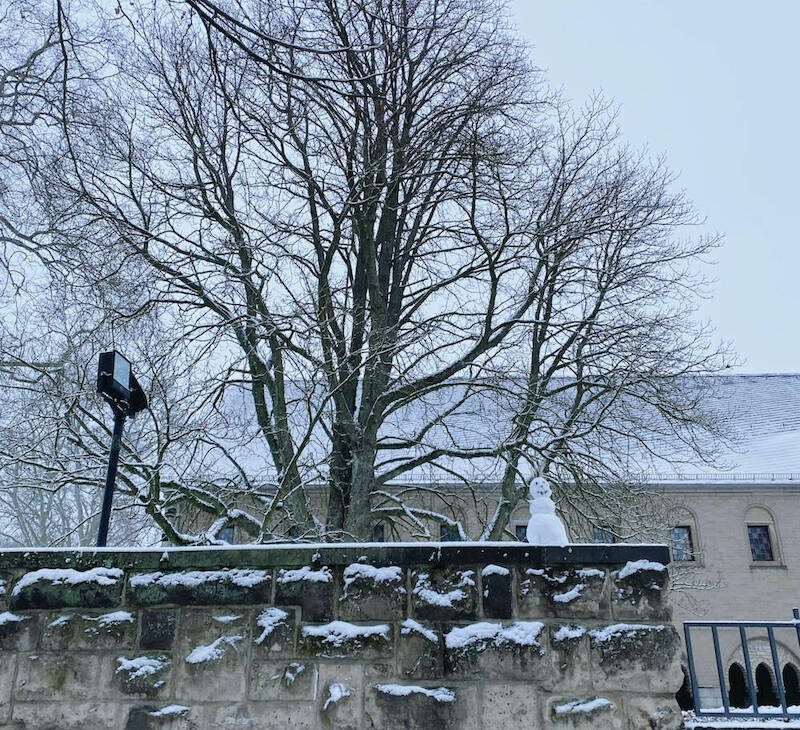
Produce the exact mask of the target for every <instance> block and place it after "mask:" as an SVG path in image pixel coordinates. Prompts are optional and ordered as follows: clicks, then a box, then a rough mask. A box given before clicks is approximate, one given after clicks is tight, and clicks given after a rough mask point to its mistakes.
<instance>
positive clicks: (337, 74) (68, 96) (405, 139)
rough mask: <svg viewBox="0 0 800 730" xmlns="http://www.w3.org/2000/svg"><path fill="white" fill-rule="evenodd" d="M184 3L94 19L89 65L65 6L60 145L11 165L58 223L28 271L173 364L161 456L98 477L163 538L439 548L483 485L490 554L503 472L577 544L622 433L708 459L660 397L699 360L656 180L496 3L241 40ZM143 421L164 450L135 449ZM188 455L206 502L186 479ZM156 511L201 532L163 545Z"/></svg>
mask: <svg viewBox="0 0 800 730" xmlns="http://www.w3.org/2000/svg"><path fill="white" fill-rule="evenodd" d="M190 4H192V3H190ZM200 6H202V7H200ZM192 7H193V8H194V9H195V10H196V11H202V10H203V8H205V9H206V10H205V11H204V12H206V14H205V15H204V16H203V18H202V19H203V21H204V23H205V25H199V26H198V24H197V23H196V21H195V22H194V23H193V22H192V21H193V16H192V15H191V14H188V15H187V14H186V13H185V12H182V9H181V6H180V5H169V6H163V7H162V6H156V8H155V9H139V8H134V9H133V10H132V11H128V10H126V11H125V12H126V13H127V14H125V15H122V16H121V17H113V16H112V17H110V18H101V19H100V21H101V22H102V27H103V28H104V33H103V38H104V39H105V40H104V41H103V44H102V45H100V46H97V45H95V46H93V47H92V50H91V54H90V53H89V51H87V50H84V46H83V45H82V43H83V40H82V38H81V35H80V32H79V31H78V30H77V29H76V28H74V27H73V26H72V25H71V22H70V19H69V18H68V16H67V13H66V11H64V10H63V9H62V12H61V13H60V15H59V18H60V25H61V35H60V48H61V51H62V63H63V70H64V75H63V76H64V79H65V83H64V85H63V88H62V91H63V98H62V103H61V106H60V114H61V124H62V129H63V135H62V136H61V137H59V138H58V139H55V140H48V141H47V142H46V143H44V144H40V145H39V146H38V147H37V149H36V151H35V155H34V158H35V160H36V161H37V166H38V168H39V169H41V170H42V171H44V172H43V174H42V175H41V176H39V177H37V178H35V180H36V181H37V184H35V185H34V189H35V190H36V194H37V196H38V199H39V200H40V201H41V205H42V206H43V208H44V209H45V210H47V211H49V212H50V215H51V217H53V218H56V219H58V220H61V221H63V220H65V219H68V220H69V223H70V225H69V226H59V227H58V228H57V229H54V230H52V231H50V232H49V233H48V235H46V236H39V237H38V238H37V239H36V246H35V251H36V253H37V255H38V256H39V257H40V259H41V260H42V261H43V262H44V263H45V264H46V266H47V271H48V272H49V275H50V276H52V277H54V279H55V280H58V281H59V282H62V283H63V285H64V287H65V289H64V291H65V292H68V293H69V296H71V297H74V298H75V299H76V300H77V301H81V302H82V304H83V305H84V306H85V307H87V308H91V309H93V310H97V311H98V312H105V315H104V316H102V317H100V320H99V321H100V322H101V323H107V322H108V321H109V313H113V317H114V318H115V319H116V320H119V321H121V322H124V323H126V326H128V327H129V328H130V330H131V331H135V330H136V327H137V322H139V321H150V322H153V323H163V326H164V329H165V330H166V331H167V332H168V333H170V334H171V335H172V336H174V337H177V338H180V339H181V341H182V342H181V347H180V348H179V349H180V354H179V356H178V357H177V360H178V361H179V362H180V366H179V367H178V372H176V373H174V377H173V378H172V382H171V383H170V387H169V388H166V387H165V388H164V390H163V393H164V395H163V399H162V400H161V402H160V405H159V406H158V408H159V409H161V410H160V412H159V413H158V414H156V413H154V414H153V418H152V423H151V424H150V425H149V426H148V428H147V429H145V431H147V433H144V432H143V433H142V435H141V438H142V439H144V441H143V442H142V443H148V444H150V446H148V447H147V448H149V449H151V452H150V453H151V454H158V456H157V458H156V457H155V456H150V457H149V458H148V459H143V458H139V459H138V460H130V462H129V464H128V472H126V473H128V474H129V479H130V480H131V481H130V487H129V489H130V492H129V493H130V495H131V496H135V502H136V504H138V505H139V506H140V507H141V508H142V509H143V510H144V511H146V512H147V513H148V514H149V515H151V516H152V517H153V518H154V519H155V520H156V522H157V523H158V524H159V525H160V526H161V529H162V530H163V531H164V532H165V533H166V534H167V536H168V537H169V538H170V539H172V540H174V541H176V542H192V541H198V540H201V541H202V540H209V539H212V540H213V539H214V535H215V534H216V533H217V532H218V531H219V529H221V528H222V527H224V526H225V525H227V524H233V523H238V524H241V525H243V526H244V527H245V528H246V529H247V530H248V531H250V532H251V535H252V539H255V540H262V541H264V540H269V539H273V538H274V537H275V536H276V535H278V534H291V535H296V536H300V537H312V536H324V537H325V538H326V539H340V538H342V537H353V538H356V539H364V538H368V537H369V535H370V531H371V529H372V525H373V524H374V522H375V521H376V520H382V521H387V522H390V523H395V524H397V525H405V526H406V527H408V528H409V529H411V530H412V531H414V532H416V533H417V534H420V535H429V534H430V532H429V530H430V524H431V521H433V523H434V524H436V523H437V522H441V523H445V524H448V525H450V526H451V527H453V528H454V529H456V530H459V531H460V532H461V533H462V534H466V531H465V527H464V525H463V524H462V521H461V520H460V518H459V516H458V514H457V512H458V510H455V509H449V506H450V504H451V501H452V502H455V501H457V500H463V499H464V497H465V495H470V494H471V492H470V487H471V486H474V485H475V483H476V481H477V480H478V479H479V478H480V473H481V472H482V471H485V472H487V473H489V472H491V473H495V474H496V473H497V471H498V469H499V471H500V473H501V474H502V478H501V480H500V483H499V484H498V485H497V487H496V489H495V490H494V493H493V494H494V497H492V499H494V501H497V499H495V497H496V498H499V506H498V508H497V510H495V511H493V512H492V513H490V514H487V515H486V516H485V519H484V520H483V522H484V524H483V525H482V527H481V532H480V534H481V535H482V536H483V537H490V538H498V537H500V536H501V535H502V534H503V533H504V531H505V530H506V528H507V526H508V522H509V518H510V515H511V513H512V511H513V509H514V508H515V507H516V506H517V504H518V503H519V501H520V499H522V498H523V497H524V493H525V489H526V486H525V484H526V480H527V479H528V477H529V476H531V475H536V474H548V475H550V476H551V478H553V479H554V481H555V482H556V484H557V487H558V492H559V495H560V498H561V499H562V500H566V501H567V502H569V504H570V505H571V506H572V507H573V509H576V510H579V511H581V512H582V513H583V515H582V516H583V517H585V518H586V519H589V520H591V519H592V518H593V516H594V515H595V514H597V513H600V512H602V511H603V510H606V509H611V508H614V507H615V506H619V505H620V504H621V503H622V500H624V498H625V497H624V495H625V494H626V490H627V494H628V495H629V494H630V483H629V480H628V477H629V471H630V469H629V467H630V465H629V464H627V463H625V462H624V460H623V459H621V458H619V454H618V453H616V452H615V451H614V446H615V445H616V444H617V443H618V442H619V441H620V439H621V438H622V437H623V436H625V437H627V436H631V435H633V438H634V441H636V442H637V443H638V444H639V445H640V446H641V447H643V448H646V445H647V444H648V443H652V439H654V438H662V439H664V440H666V438H667V437H669V438H677V439H678V440H682V441H684V442H686V443H689V444H690V445H691V446H693V447H694V448H695V449H696V450H699V451H701V452H702V451H705V450H707V449H708V441H707V439H706V437H707V436H708V435H709V434H710V435H712V436H716V435H717V430H716V424H715V423H714V422H713V420H710V419H709V418H707V417H706V415H705V414H704V413H703V411H702V409H701V408H700V406H701V396H702V387H700V386H699V384H698V383H699V381H697V380H692V378H691V377H687V376H693V375H696V374H702V373H706V372H710V371H713V370H714V369H716V368H717V367H718V366H719V355H720V353H719V352H718V351H715V350H714V348H713V347H711V346H710V345H709V343H708V342H707V340H706V336H705V334H704V332H703V331H702V330H700V329H697V328H695V327H694V326H693V325H692V324H691V318H690V314H691V303H692V301H693V297H694V296H695V294H696V286H697V282H696V281H694V280H693V279H691V278H690V275H689V272H690V271H691V269H692V267H693V265H694V264H695V262H696V261H697V259H698V257H701V256H702V255H703V254H704V253H705V252H706V251H708V250H709V247H710V246H711V245H713V241H709V240H699V241H698V240H693V239H692V238H691V237H687V238H688V240H684V236H683V233H682V232H681V228H682V227H685V226H688V225H690V224H693V223H694V222H696V220H695V218H694V215H693V213H692V211H691V208H690V207H689V205H688V204H687V203H686V202H685V200H684V199H683V198H682V196H681V195H680V194H676V193H674V192H672V180H671V177H670V175H669V173H668V171H667V170H666V168H665V166H664V165H663V163H661V162H659V161H655V162H651V161H650V160H649V159H647V157H646V156H645V155H639V154H634V153H632V152H631V151H629V150H627V149H626V148H625V147H624V146H623V145H622V144H621V143H620V142H619V140H618V134H617V132H616V130H615V128H614V117H613V113H612V111H611V110H609V108H608V106H607V105H606V104H604V103H603V102H602V101H601V100H594V101H592V102H591V103H590V104H589V105H588V106H587V108H586V109H584V110H583V111H581V112H578V113H573V112H571V111H570V110H569V108H568V106H567V105H566V104H565V103H564V102H563V101H562V100H560V99H559V98H558V97H557V95H555V94H553V93H552V92H551V91H549V90H548V88H547V87H546V86H545V85H544V84H543V82H542V81H541V79H540V75H539V73H538V71H537V70H536V69H535V68H533V67H532V66H531V65H530V63H529V62H528V60H527V57H526V53H525V50H524V49H523V48H522V47H520V45H519V44H518V43H517V42H516V41H515V40H514V38H513V36H512V34H511V33H510V32H509V30H508V29H507V28H506V26H505V21H504V20H503V16H502V13H500V11H499V10H498V9H497V8H496V7H495V6H494V4H492V3H490V2H485V1H484V0H444V2H437V1H434V0H423V1H422V2H418V3H413V4H411V3H405V2H402V1H401V0H384V1H383V2H380V3H377V4H375V3H374V2H370V3H359V2H348V3H339V2H336V1H335V0H313V1H312V0H309V2H306V3H288V2H287V3H280V2H279V3H269V4H266V3H261V2H253V3H251V4H250V5H248V6H247V14H246V18H244V21H246V24H247V32H248V33H250V36H247V37H245V35H241V34H240V35H237V33H244V29H243V28H241V27H239V29H238V30H237V25H236V22H234V21H236V18H235V17H234V16H230V18H225V19H223V20H224V27H223V26H221V25H220V23H221V21H220V20H219V16H214V15H213V12H212V11H211V10H209V8H211V4H210V3H196V2H195V3H193V4H192ZM209 13H210V14H209ZM201 15H202V13H201ZM240 20H241V18H240ZM244 21H243V22H244ZM223 31H225V32H223ZM254 39H256V40H255V41H254ZM256 41H257V42H256ZM262 42H263V43H267V47H268V53H267V52H266V51H264V52H263V53H262V52H256V53H254V52H253V48H254V47H255V46H254V45H253V43H256V45H258V43H262ZM87 56H89V57H90V59H91V61H92V62H91V63H89V62H87V61H86V60H85V59H86V57H87ZM101 57H102V62H101V61H100V60H99V59H100V58H101ZM92 65H93V67H94V68H95V69H96V71H95V72H93V73H92V72H90V71H89V70H88V69H89V68H90V67H91V66H92ZM73 66H77V67H78V68H79V70H80V82H77V81H74V80H72V79H73V78H74V76H73V75H72V72H71V71H70V68H72V67H73ZM101 69H102V72H101ZM89 76H93V79H92V80H89ZM142 318H144V319H142ZM98 326H99V327H100V329H101V330H102V327H104V326H106V324H99V325H98ZM153 327H154V328H155V329H158V325H157V324H155V325H153ZM156 340H157V341H158V344H157V345H154V348H155V349H154V350H152V351H151V354H152V353H153V352H154V353H156V356H157V358H158V360H159V363H158V367H156V366H155V363H154V364H153V366H152V367H150V366H149V365H148V366H146V371H147V373H148V374H149V375H152V376H153V377H158V372H159V369H160V368H161V367H163V366H164V365H165V364H171V359H170V352H169V348H168V347H166V348H165V338H164V337H163V336H162V337H156ZM140 350H141V351H142V353H143V354H144V352H146V350H144V348H140ZM192 363H196V365H195V369H196V370H197V373H196V374H195V378H196V380H195V381H192V378H191V377H190V374H191V372H192V365H191V364H192ZM167 370H169V368H167ZM145 382H148V381H147V380H146V379H145ZM200 386H202V387H200ZM187 392H191V393H192V394H193V395H192V398H191V399H190V401H191V405H189V403H188V401H187V402H186V404H187V407H186V409H185V411H184V412H183V413H182V414H180V415H177V414H170V413H169V411H170V408H171V406H170V399H171V398H175V397H182V396H177V395H176V394H179V393H187ZM241 394H244V395H245V396H246V398H247V399H248V402H246V403H242V404H241V407H240V411H239V413H240V417H241V418H243V419H244V422H243V423H241V424H235V426H232V425H231V422H230V413H229V411H227V410H226V406H225V404H226V403H228V402H229V401H230V400H231V399H233V400H235V399H236V398H237V397H239V396H240V395H241ZM81 403H82V405H81V407H84V405H83V401H81ZM482 404H483V405H482ZM485 404H492V413H493V420H492V421H491V422H489V421H486V422H485V423H484V425H481V423H480V421H479V420H474V419H480V418H481V409H482V408H484V407H486V405H485ZM164 417H166V418H167V422H168V423H170V424H171V425H170V428H172V424H176V425H177V424H183V429H184V430H183V432H182V433H183V435H182V436H181V438H179V439H175V437H174V436H173V435H170V438H172V439H173V441H171V442H170V443H173V444H176V445H179V447H178V448H175V449H172V450H170V449H166V448H164V449H161V447H158V446H154V444H157V443H158V437H157V435H158V434H162V433H163V431H164V429H165V428H166V426H165V425H164V421H163V418H164ZM471 419H473V421H474V422H470V421H471ZM489 423H490V425H487V424H489ZM188 424H192V425H191V427H189V425H188ZM701 437H702V439H701ZM193 439H194V440H195V443H198V444H199V443H205V444H206V446H207V447H208V450H206V449H205V447H203V448H199V450H197V451H195V452H194V453H195V454H197V455H199V454H201V453H211V452H213V453H214V454H215V455H216V456H215V458H216V461H215V466H214V468H215V469H216V468H218V467H221V465H222V464H223V463H227V464H228V466H229V467H230V469H229V473H231V474H233V477H232V478H233V482H232V485H231V486H230V487H226V486H221V484H220V479H219V478H212V479H205V480H204V479H203V478H202V474H200V473H199V471H198V470H197V469H196V468H194V467H193V466H192V460H186V459H185V457H186V451H185V450H186V448H190V447H188V444H190V443H191V442H192V440H193ZM254 439H255V440H254ZM243 443H244V444H247V445H251V444H252V447H253V450H254V451H259V449H258V448H257V447H256V444H259V443H260V444H261V447H260V453H261V455H262V456H263V455H266V456H267V457H268V461H269V464H270V468H269V469H268V470H265V471H260V472H259V474H258V475H257V477H256V476H254V474H253V473H252V465H251V464H250V463H249V461H248V459H247V458H243V457H242V456H241V453H240V451H239V446H240V445H241V444H243ZM143 448H144V447H143ZM153 449H155V450H154V451H153ZM146 450H147V449H145V451H146ZM181 450H183V453H180V452H181ZM10 456H11V455H10V454H9V457H10ZM198 458H199V457H198ZM134 462H135V466H134ZM145 462H146V463H147V464H148V466H147V468H146V469H145V468H144V467H143V466H142V464H144V463H145ZM198 463H199V462H198ZM205 463H207V462H205ZM498 465H499V466H498ZM137 469H138V470H139V471H138V472H137ZM170 470H171V471H172V472H174V473H175V475H176V476H175V477H174V478H170V479H165V478H164V474H166V473H167V472H169V471H170ZM422 472H424V473H427V474H431V475H438V479H439V480H441V479H442V478H444V479H447V480H449V481H450V482H455V483H456V486H455V487H454V488H452V489H448V490H446V491H444V492H443V491H442V490H441V489H439V488H437V487H436V484H435V482H436V481H437V479H436V478H434V479H432V480H428V482H427V483H422V482H419V481H418V479H417V477H418V475H419V474H420V473H422ZM219 473H220V474H221V473H222V472H219ZM614 482H618V483H619V484H620V485H621V486H620V489H611V488H609V487H608V484H610V483H614ZM403 483H405V486H404V487H403V488H402V489H400V488H398V486H397V485H398V484H403ZM320 484H324V485H325V496H324V498H319V497H318V496H317V492H316V491H315V490H316V488H317V487H318V486H319V485H320ZM601 485H602V486H601ZM177 502H180V504H181V505H183V507H184V509H185V508H186V505H190V506H191V508H192V509H194V510H197V511H200V512H205V513H206V514H207V515H208V518H207V521H208V522H210V523H211V524H212V528H213V529H210V530H209V528H208V526H207V524H206V526H205V527H204V528H203V529H202V530H199V532H194V533H189V532H187V531H186V530H185V529H184V528H183V527H181V526H179V525H177V524H176V523H175V520H174V519H173V518H172V516H171V512H170V510H169V509H168V507H169V505H174V504H176V503H177ZM250 508H252V509H250ZM446 508H447V509H446ZM256 526H257V527H256Z"/></svg>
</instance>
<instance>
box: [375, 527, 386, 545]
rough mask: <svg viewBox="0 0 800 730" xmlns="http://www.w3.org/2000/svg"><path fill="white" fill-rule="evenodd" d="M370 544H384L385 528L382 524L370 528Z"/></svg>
mask: <svg viewBox="0 0 800 730" xmlns="http://www.w3.org/2000/svg"><path fill="white" fill-rule="evenodd" d="M372 542H386V527H385V525H384V524H383V522H376V523H375V526H374V527H373V528H372Z"/></svg>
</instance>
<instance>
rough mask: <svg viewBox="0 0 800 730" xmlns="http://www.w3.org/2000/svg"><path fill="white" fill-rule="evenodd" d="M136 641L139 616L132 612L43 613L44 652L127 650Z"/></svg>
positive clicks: (42, 643)
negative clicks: (137, 618)
mask: <svg viewBox="0 0 800 730" xmlns="http://www.w3.org/2000/svg"><path fill="white" fill-rule="evenodd" d="M135 644H136V615H135V614H134V613H132V612H130V611H121V610H117V611H81V612H80V613H76V612H63V611H60V612H57V613H56V612H54V613H49V614H46V615H43V616H42V629H41V639H40V642H39V648H40V649H41V650H42V651H66V650H69V651H75V650H85V649H89V650H96V651H102V650H104V649H116V650H124V649H125V648H133V647H134V646H135Z"/></svg>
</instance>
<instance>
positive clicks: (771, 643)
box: [767, 626, 789, 718]
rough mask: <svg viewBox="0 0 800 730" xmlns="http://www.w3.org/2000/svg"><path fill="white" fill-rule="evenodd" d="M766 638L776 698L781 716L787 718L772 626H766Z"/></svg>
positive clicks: (787, 712) (787, 713)
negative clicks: (767, 639) (776, 691)
mask: <svg viewBox="0 0 800 730" xmlns="http://www.w3.org/2000/svg"><path fill="white" fill-rule="evenodd" d="M767 636H768V637H769V650H770V652H772V668H773V669H774V670H775V684H777V685H778V697H779V698H780V701H781V708H782V709H783V716H784V717H786V718H788V717H789V711H788V710H787V709H786V693H785V692H784V691H783V676H782V675H781V666H780V663H779V661H778V647H777V646H775V631H774V630H773V628H772V626H767Z"/></svg>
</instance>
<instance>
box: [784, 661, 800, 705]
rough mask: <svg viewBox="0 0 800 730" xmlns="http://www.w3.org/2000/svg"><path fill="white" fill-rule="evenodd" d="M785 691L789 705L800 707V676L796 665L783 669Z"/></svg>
mask: <svg viewBox="0 0 800 730" xmlns="http://www.w3.org/2000/svg"><path fill="white" fill-rule="evenodd" d="M782 674H783V691H784V692H785V693H786V704H787V705H800V675H798V672H797V667H796V666H795V665H794V664H786V665H785V666H784V667H783V672H782Z"/></svg>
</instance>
